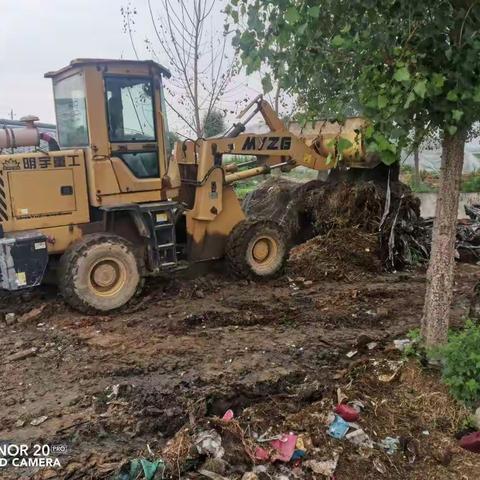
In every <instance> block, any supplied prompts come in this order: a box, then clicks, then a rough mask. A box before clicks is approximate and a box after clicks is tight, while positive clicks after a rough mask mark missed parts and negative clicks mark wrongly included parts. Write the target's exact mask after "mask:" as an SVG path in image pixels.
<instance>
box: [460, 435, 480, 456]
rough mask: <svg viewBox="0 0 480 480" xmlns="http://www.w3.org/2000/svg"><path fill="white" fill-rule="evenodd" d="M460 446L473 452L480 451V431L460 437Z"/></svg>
mask: <svg viewBox="0 0 480 480" xmlns="http://www.w3.org/2000/svg"><path fill="white" fill-rule="evenodd" d="M460 446H461V447H462V448H464V449H465V450H468V451H469V452H473V453H480V432H473V433H470V434H469V435H465V436H463V437H462V438H461V439H460Z"/></svg>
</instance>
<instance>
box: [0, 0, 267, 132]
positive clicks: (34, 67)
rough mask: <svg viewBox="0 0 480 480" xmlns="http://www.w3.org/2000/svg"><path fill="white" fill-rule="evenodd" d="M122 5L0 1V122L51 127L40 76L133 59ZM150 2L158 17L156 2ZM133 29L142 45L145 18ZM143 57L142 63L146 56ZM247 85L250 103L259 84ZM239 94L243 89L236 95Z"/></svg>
mask: <svg viewBox="0 0 480 480" xmlns="http://www.w3.org/2000/svg"><path fill="white" fill-rule="evenodd" d="M127 1H128V0H43V1H42V0H0V69H1V73H0V118H8V117H10V111H11V110H12V109H13V112H14V118H15V119H19V118H20V117H22V116H24V115H28V114H32V115H37V116H38V117H39V118H40V120H41V121H44V122H52V123H53V122H54V121H55V114H54V108H53V99H52V87H51V80H50V79H45V78H43V75H44V73H45V72H47V71H51V70H56V69H59V68H61V67H63V66H65V65H67V64H68V63H69V62H70V60H72V59H74V58H89V57H91V58H121V57H123V58H134V54H133V51H132V48H131V44H130V41H129V39H128V36H127V35H126V34H125V33H124V32H123V18H122V15H121V12H120V8H121V7H122V6H125V5H126V4H127ZM190 1H191V0H190ZM218 1H219V3H220V4H221V3H223V0H218ZM146 2H147V0H133V4H134V5H135V6H137V8H138V10H139V13H140V12H142V11H145V9H146V5H147V3H146ZM153 3H154V6H155V7H156V9H157V12H158V11H159V7H160V2H159V1H158V0H157V1H156V2H155V1H154V2H153ZM220 15H221V14H219V13H218V14H217V16H218V24H219V25H222V24H223V16H220ZM142 19H143V20H144V21H143V20H142ZM142 21H143V23H142ZM135 29H136V33H135V35H136V38H137V42H138V44H140V46H141V44H142V40H143V38H145V36H147V35H148V34H149V32H150V24H149V22H148V21H147V17H146V16H143V17H142V15H138V16H137V24H136V27H135ZM139 51H140V52H142V51H143V50H142V48H141V47H140V50H139ZM143 56H144V57H145V58H147V54H146V53H143ZM165 66H167V67H168V64H166V65H165ZM243 83H246V82H245V81H243ZM248 84H249V86H247V87H246V88H247V90H246V92H247V95H248V96H249V97H252V98H253V96H254V95H255V94H256V93H257V91H258V88H259V87H258V86H259V83H258V82H257V81H255V80H253V81H252V80H249V81H248ZM252 86H253V87H252ZM244 87H245V85H244ZM244 94H245V89H244V91H243V92H239V95H240V96H241V95H244Z"/></svg>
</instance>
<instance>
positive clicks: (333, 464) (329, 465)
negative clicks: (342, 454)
mask: <svg viewBox="0 0 480 480" xmlns="http://www.w3.org/2000/svg"><path fill="white" fill-rule="evenodd" d="M338 458H339V455H338V454H335V456H334V458H333V459H332V460H325V461H322V462H319V461H317V460H307V461H306V462H305V463H304V465H305V466H306V467H307V468H309V469H310V470H312V472H314V473H318V474H319V475H324V476H325V477H333V475H334V473H335V470H336V469H337V464H338Z"/></svg>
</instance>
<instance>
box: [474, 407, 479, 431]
mask: <svg viewBox="0 0 480 480" xmlns="http://www.w3.org/2000/svg"><path fill="white" fill-rule="evenodd" d="M473 424H474V425H475V428H476V429H477V430H479V431H480V407H478V408H477V409H476V410H475V414H474V415H473Z"/></svg>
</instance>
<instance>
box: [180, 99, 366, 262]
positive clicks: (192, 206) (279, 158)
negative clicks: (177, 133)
mask: <svg viewBox="0 0 480 480" xmlns="http://www.w3.org/2000/svg"><path fill="white" fill-rule="evenodd" d="M258 113H260V114H261V115H262V116H263V118H264V120H265V123H266V124H267V126H268V127H269V129H270V131H269V132H267V133H245V131H246V124H247V123H248V122H249V121H250V120H251V119H252V118H253V117H254V116H255V115H256V114H258ZM240 118H244V120H243V121H241V122H239V123H236V124H234V125H233V126H232V127H231V128H230V129H229V130H228V131H227V132H226V133H225V134H224V135H223V136H219V137H213V138H206V139H204V138H202V139H198V140H196V141H193V140H187V141H185V142H178V143H177V144H176V147H175V157H174V161H175V162H176V164H177V165H178V168H179V172H180V177H181V184H182V187H181V191H180V201H181V202H182V203H183V204H184V205H185V206H186V219H187V237H188V246H187V250H188V251H189V257H190V258H191V259H192V260H193V261H198V260H207V259H212V258H220V257H222V256H223V255H224V253H225V245H226V239H227V238H228V236H229V234H230V232H231V231H232V230H233V228H234V227H235V226H236V225H238V224H239V223H240V222H241V221H243V220H244V219H245V215H244V213H243V210H242V208H241V206H240V203H239V201H238V199H237V197H236V195H235V192H234V190H233V187H232V186H231V184H232V183H234V182H236V181H239V180H244V179H247V178H251V177H255V176H258V175H264V174H268V173H270V172H271V171H272V170H274V169H281V170H282V171H290V170H292V169H293V168H296V167H299V166H303V167H307V168H310V169H313V170H317V171H319V170H329V169H332V168H334V167H335V166H336V162H337V159H338V158H339V155H338V154H337V153H338V152H337V145H338V142H339V140H340V139H341V138H344V139H348V140H349V144H351V146H350V147H348V148H346V149H343V150H342V152H341V156H342V157H343V160H345V161H346V162H347V163H348V165H350V166H353V165H354V164H355V163H359V164H362V162H363V164H366V162H365V155H363V154H362V152H363V144H362V141H361V134H360V130H359V129H354V128H351V129H348V130H345V129H344V128H343V127H341V126H335V127H332V125H333V124H327V122H324V124H323V125H324V126H325V125H328V126H330V129H327V130H323V129H322V130H321V131H319V132H318V134H317V135H314V136H311V137H310V138H306V137H304V136H303V135H302V132H301V131H300V132H299V133H298V134H297V133H294V132H293V131H291V130H289V129H288V128H287V126H286V125H285V123H284V122H283V121H282V120H281V119H280V118H279V117H278V115H277V114H276V113H275V111H274V110H273V109H272V107H271V106H270V105H269V104H268V102H266V101H265V100H264V99H263V98H262V97H261V96H259V97H257V98H256V99H255V100H254V101H253V102H252V103H250V105H248V106H247V108H246V109H245V110H244V111H243V112H242V113H241V114H240ZM357 125H358V124H357ZM344 143H345V142H344ZM225 156H237V157H238V156H241V157H251V158H252V160H248V161H245V162H242V163H230V164H225V163H224V157H225Z"/></svg>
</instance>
